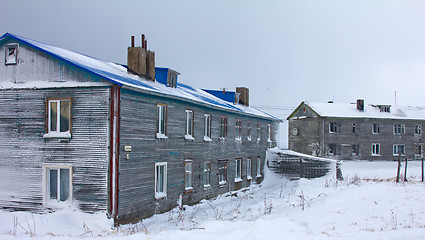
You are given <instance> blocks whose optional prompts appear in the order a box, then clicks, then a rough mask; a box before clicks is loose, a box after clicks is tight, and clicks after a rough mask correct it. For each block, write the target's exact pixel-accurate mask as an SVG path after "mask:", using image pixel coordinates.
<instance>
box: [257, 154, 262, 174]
mask: <svg viewBox="0 0 425 240" xmlns="http://www.w3.org/2000/svg"><path fill="white" fill-rule="evenodd" d="M257 177H261V158H260V157H258V158H257Z"/></svg>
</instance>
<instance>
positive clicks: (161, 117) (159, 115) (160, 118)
mask: <svg viewBox="0 0 425 240" xmlns="http://www.w3.org/2000/svg"><path fill="white" fill-rule="evenodd" d="M166 135H167V105H165V104H157V105H156V137H157V138H168V137H167V136H166Z"/></svg>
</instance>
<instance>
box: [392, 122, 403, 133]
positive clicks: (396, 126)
mask: <svg viewBox="0 0 425 240" xmlns="http://www.w3.org/2000/svg"><path fill="white" fill-rule="evenodd" d="M394 134H404V124H394Z"/></svg>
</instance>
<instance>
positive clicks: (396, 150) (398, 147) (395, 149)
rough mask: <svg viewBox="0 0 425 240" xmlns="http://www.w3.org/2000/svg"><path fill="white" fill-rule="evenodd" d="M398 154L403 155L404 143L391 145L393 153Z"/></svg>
mask: <svg viewBox="0 0 425 240" xmlns="http://www.w3.org/2000/svg"><path fill="white" fill-rule="evenodd" d="M399 154H401V155H404V144H394V145H393V155H394V156H398V155H399Z"/></svg>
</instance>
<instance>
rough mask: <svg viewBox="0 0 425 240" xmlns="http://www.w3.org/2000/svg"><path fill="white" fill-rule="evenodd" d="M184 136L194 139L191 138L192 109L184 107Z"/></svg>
mask: <svg viewBox="0 0 425 240" xmlns="http://www.w3.org/2000/svg"><path fill="white" fill-rule="evenodd" d="M184 137H185V138H186V139H188V140H194V139H195V138H193V111H192V110H188V109H186V133H185V135H184Z"/></svg>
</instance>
